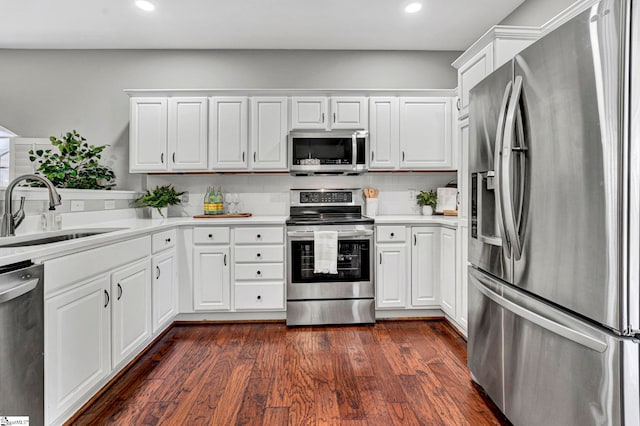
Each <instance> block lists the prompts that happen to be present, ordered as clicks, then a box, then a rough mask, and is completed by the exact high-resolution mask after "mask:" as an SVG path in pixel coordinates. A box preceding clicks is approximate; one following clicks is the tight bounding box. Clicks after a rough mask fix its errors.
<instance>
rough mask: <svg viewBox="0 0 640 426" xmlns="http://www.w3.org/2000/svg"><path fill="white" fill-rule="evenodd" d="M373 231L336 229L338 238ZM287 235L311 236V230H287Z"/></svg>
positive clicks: (364, 234)
mask: <svg viewBox="0 0 640 426" xmlns="http://www.w3.org/2000/svg"><path fill="white" fill-rule="evenodd" d="M372 235H373V231H370V230H362V231H338V238H342V237H370V236H372ZM287 236H288V237H294V238H295V237H313V231H287Z"/></svg>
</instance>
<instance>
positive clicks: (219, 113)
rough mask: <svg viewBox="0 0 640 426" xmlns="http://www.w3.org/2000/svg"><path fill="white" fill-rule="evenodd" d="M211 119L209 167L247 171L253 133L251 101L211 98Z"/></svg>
mask: <svg viewBox="0 0 640 426" xmlns="http://www.w3.org/2000/svg"><path fill="white" fill-rule="evenodd" d="M209 117H210V118H209V140H210V143H211V149H210V156H209V168H211V169H213V170H220V169H234V170H238V169H246V168H247V143H248V137H247V135H248V133H249V132H248V126H249V122H248V114H247V98H246V97H242V96H238V97H232V96H230V97H220V98H211V102H210V107H209Z"/></svg>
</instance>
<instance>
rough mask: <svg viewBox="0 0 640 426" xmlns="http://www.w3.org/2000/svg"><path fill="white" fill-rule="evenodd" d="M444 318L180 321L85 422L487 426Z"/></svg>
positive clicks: (462, 350)
mask: <svg viewBox="0 0 640 426" xmlns="http://www.w3.org/2000/svg"><path fill="white" fill-rule="evenodd" d="M495 413H496V412H495V407H493V406H492V404H491V403H490V402H488V401H486V400H485V399H484V398H483V397H482V396H481V395H480V393H479V391H478V390H477V389H476V388H475V387H474V385H473V384H472V382H471V380H470V378H469V372H468V370H467V368H466V347H465V342H464V340H462V338H460V337H459V336H458V335H457V334H456V333H455V332H453V331H452V330H451V329H450V328H449V325H447V324H446V323H445V322H443V321H382V322H378V323H377V324H376V325H375V326H345V327H315V328H311V327H305V328H287V327H286V326H285V325H284V324H280V323H264V324H246V323H245V324H221V325H217V324H216V325H212V324H205V325H176V326H175V327H173V329H171V330H170V331H169V332H168V333H167V334H166V335H165V336H164V337H163V338H162V339H161V340H160V341H158V342H157V343H156V344H155V345H154V346H153V348H152V349H151V350H150V351H148V352H147V353H146V354H145V355H143V356H142V358H140V359H139V360H138V361H137V362H136V363H135V364H134V365H133V366H132V368H131V369H129V370H128V371H127V372H126V373H125V374H124V375H123V376H122V377H121V378H120V380H118V381H116V382H115V383H114V385H113V386H112V387H111V388H110V389H108V390H107V391H106V392H105V393H104V394H103V395H102V396H101V397H99V398H98V399H97V400H96V401H95V402H94V403H93V404H92V405H91V406H90V407H88V409H87V410H86V411H85V412H84V413H82V415H80V416H79V417H78V418H77V419H76V420H75V422H74V423H73V424H76V425H102V424H117V425H156V424H163V425H205V424H207V425H234V424H236V425H287V424H293V425H297V424H315V425H324V424H341V425H400V424H402V425H474V426H475V425H485V424H487V425H488V424H502V423H503V420H502V419H501V418H500V414H499V412H498V413H497V415H496V414H495Z"/></svg>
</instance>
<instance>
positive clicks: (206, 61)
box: [0, 49, 461, 190]
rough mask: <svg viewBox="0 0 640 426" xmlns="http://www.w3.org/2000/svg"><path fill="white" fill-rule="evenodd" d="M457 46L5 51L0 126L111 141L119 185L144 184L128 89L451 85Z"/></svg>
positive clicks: (110, 158) (0, 56)
mask: <svg viewBox="0 0 640 426" xmlns="http://www.w3.org/2000/svg"><path fill="white" fill-rule="evenodd" d="M460 53H461V52H419V51H412V52H404V51H296V50H286V51H285V50H276V51H268V50H267V51H258V50H255V51H253V50H243V51H234V50H227V51H211V50H10V49H3V50H0V64H2V71H1V75H2V78H0V125H3V126H5V127H7V128H9V129H11V130H13V131H14V132H16V133H17V134H19V135H21V136H25V137H48V136H50V135H60V134H61V133H63V132H66V131H68V130H71V129H76V130H77V131H78V132H80V133H81V134H82V135H83V136H85V137H86V138H87V139H88V141H89V142H90V143H93V144H96V145H98V144H100V145H101V144H109V145H111V147H110V148H109V149H108V150H107V151H105V157H106V158H107V161H106V162H107V164H109V165H110V166H112V167H113V168H114V170H115V172H116V176H117V179H118V186H117V188H119V189H134V190H138V189H140V188H141V187H142V186H143V178H141V176H140V175H132V176H129V175H128V173H127V170H128V140H129V135H128V124H129V104H128V97H127V95H126V94H125V93H123V92H122V90H123V89H133V88H140V89H154V88H156V89H157V88H293V89H295V88H309V89H375V88H391V89H450V88H453V87H455V86H456V84H457V82H456V73H455V70H454V69H453V68H451V66H450V64H451V62H452V61H453V60H454V59H455V58H456V57H458V56H459V55H460Z"/></svg>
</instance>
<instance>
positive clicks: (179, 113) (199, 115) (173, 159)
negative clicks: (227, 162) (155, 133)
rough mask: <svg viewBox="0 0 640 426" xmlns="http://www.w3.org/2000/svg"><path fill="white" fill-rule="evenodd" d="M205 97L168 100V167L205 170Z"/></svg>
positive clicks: (206, 104)
mask: <svg viewBox="0 0 640 426" xmlns="http://www.w3.org/2000/svg"><path fill="white" fill-rule="evenodd" d="M207 106H208V103H207V98H205V97H200V98H169V126H168V127H169V138H168V139H169V151H168V153H169V164H170V169H173V170H206V169H207V119H208V117H207Z"/></svg>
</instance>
